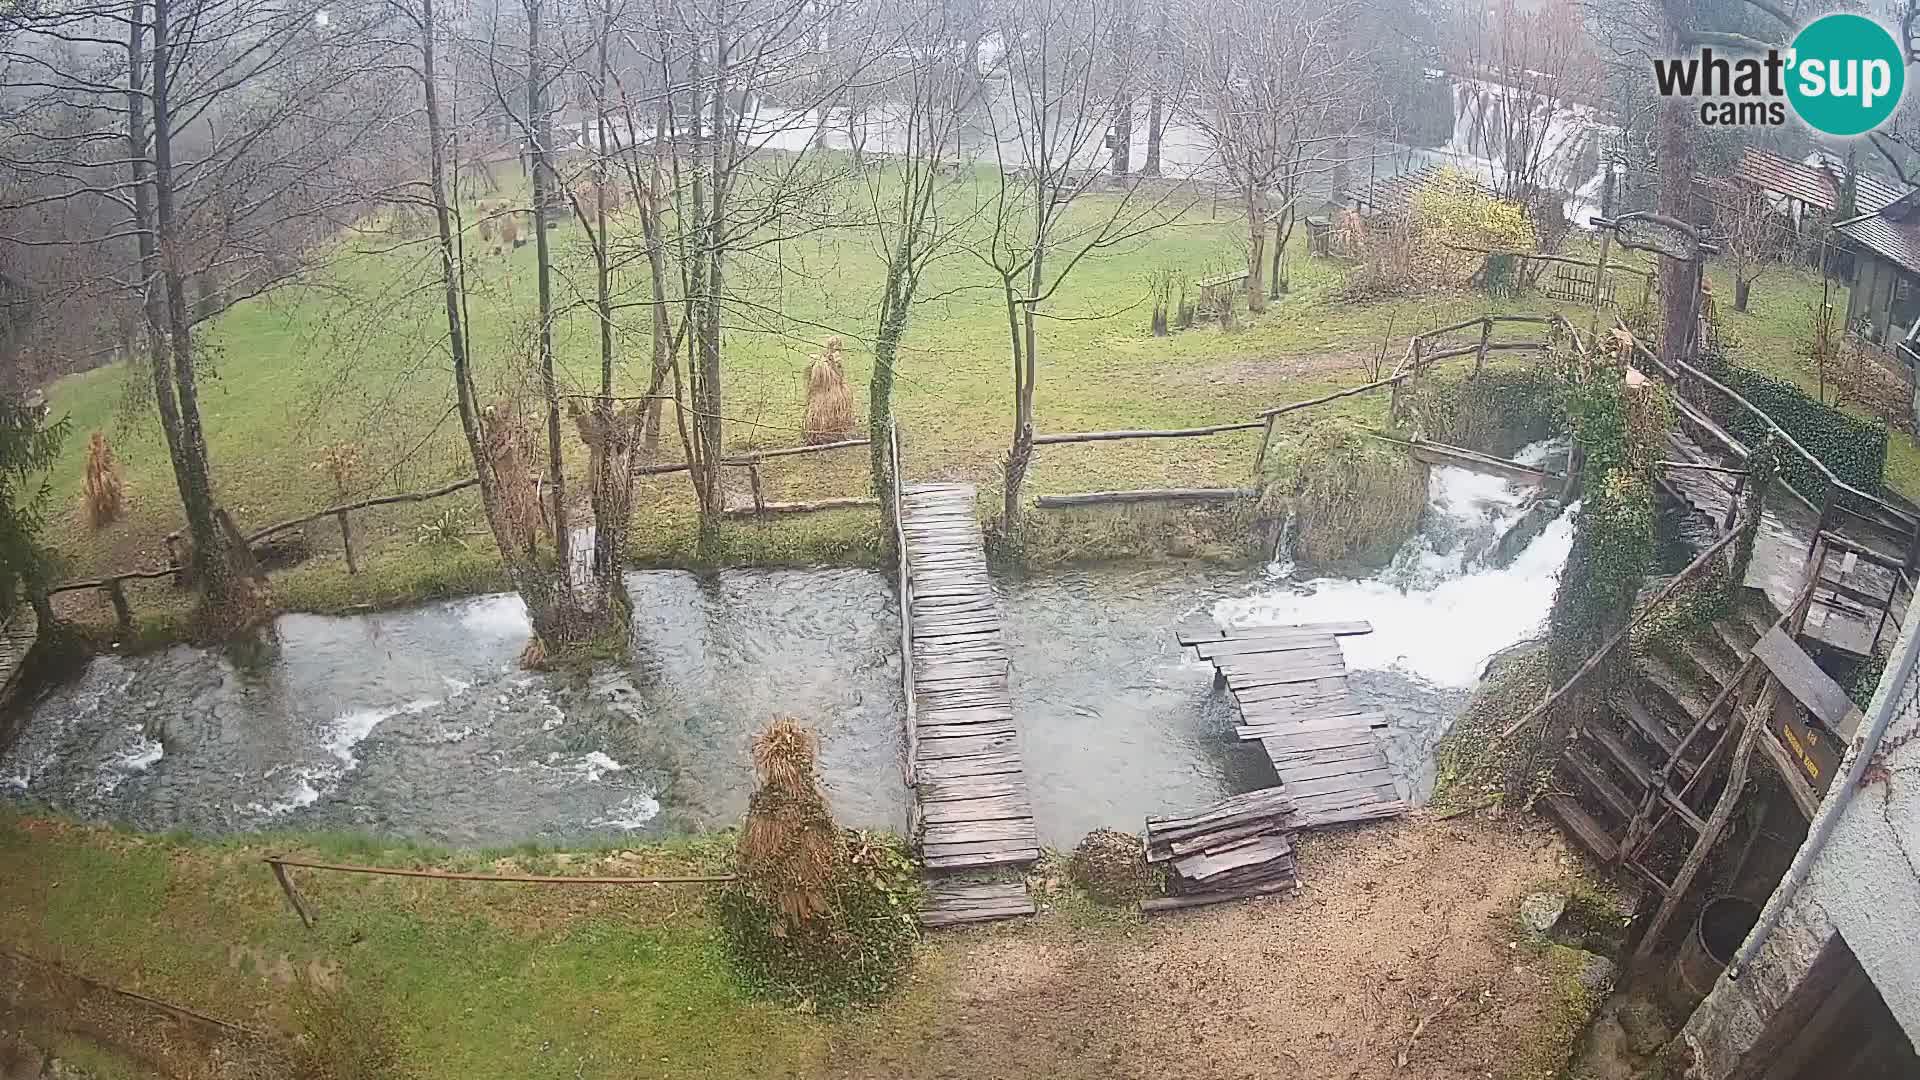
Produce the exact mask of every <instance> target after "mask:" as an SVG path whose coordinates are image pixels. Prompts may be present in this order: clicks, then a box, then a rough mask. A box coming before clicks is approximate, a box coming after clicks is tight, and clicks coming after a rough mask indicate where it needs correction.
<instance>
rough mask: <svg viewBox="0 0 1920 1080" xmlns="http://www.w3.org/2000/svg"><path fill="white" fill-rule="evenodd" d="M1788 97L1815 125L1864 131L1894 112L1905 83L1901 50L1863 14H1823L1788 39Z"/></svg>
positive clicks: (1820, 128)
mask: <svg viewBox="0 0 1920 1080" xmlns="http://www.w3.org/2000/svg"><path fill="white" fill-rule="evenodd" d="M1788 65H1789V70H1788V73H1787V100H1788V101H1790V102H1792V103H1793V111H1794V112H1797V113H1799V114H1800V119H1802V120H1805V121H1806V122H1807V125H1808V126H1809V127H1811V128H1813V129H1814V130H1815V131H1820V132H1825V133H1826V134H1828V135H1843V136H1844V135H1864V134H1866V133H1867V132H1869V131H1872V130H1873V129H1874V128H1877V127H1879V126H1880V125H1881V124H1884V123H1886V121H1887V118H1888V117H1891V116H1892V115H1893V110H1894V109H1895V108H1897V107H1899V105H1900V95H1901V93H1902V92H1903V91H1905V90H1906V88H1907V63H1906V56H1905V54H1904V53H1903V52H1902V50H1901V48H1900V43H1899V42H1897V41H1895V40H1894V39H1893V35H1892V34H1890V33H1888V32H1887V28H1886V27H1884V26H1881V25H1880V24H1879V23H1877V22H1875V21H1873V20H1872V19H1869V18H1867V17H1866V16H1864V15H1850V14H1839V15H1822V16H1821V17H1819V18H1817V19H1815V20H1813V21H1812V22H1810V23H1808V24H1807V25H1806V27H1805V28H1804V29H1802V30H1801V31H1800V33H1799V34H1798V35H1797V36H1795V37H1794V39H1793V53H1792V59H1790V60H1789V61H1788Z"/></svg>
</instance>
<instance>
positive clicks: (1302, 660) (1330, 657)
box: [1214, 645, 1347, 681]
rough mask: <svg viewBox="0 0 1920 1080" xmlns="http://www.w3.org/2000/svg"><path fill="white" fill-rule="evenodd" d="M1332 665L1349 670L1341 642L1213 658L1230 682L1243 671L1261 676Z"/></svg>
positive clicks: (1343, 670) (1342, 670)
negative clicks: (1269, 673)
mask: <svg viewBox="0 0 1920 1080" xmlns="http://www.w3.org/2000/svg"><path fill="white" fill-rule="evenodd" d="M1328 665H1332V666H1335V667H1337V668H1338V669H1339V670H1340V671H1341V672H1342V673H1344V672H1345V671H1346V670H1347V660H1346V657H1344V656H1342V655H1341V654H1340V646H1338V645H1322V646H1312V645H1308V646H1303V647H1300V648H1295V649H1281V650H1276V651H1272V652H1254V653H1241V654H1239V655H1237V656H1223V657H1220V658H1218V659H1217V660H1215V661H1214V666H1215V667H1216V668H1218V669H1219V670H1220V671H1222V672H1224V673H1225V674H1226V676H1227V678H1228V681H1232V678H1233V676H1235V675H1240V674H1252V675H1258V674H1260V673H1262V672H1269V671H1296V670H1299V669H1302V668H1317V667H1325V666H1328Z"/></svg>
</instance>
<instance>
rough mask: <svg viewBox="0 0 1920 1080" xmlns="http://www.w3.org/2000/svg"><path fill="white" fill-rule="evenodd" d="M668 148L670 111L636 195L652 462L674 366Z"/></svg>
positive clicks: (646, 441) (644, 444) (661, 117)
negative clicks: (647, 299)
mask: <svg viewBox="0 0 1920 1080" xmlns="http://www.w3.org/2000/svg"><path fill="white" fill-rule="evenodd" d="M666 144H667V110H666V109H665V108H664V107H663V108H662V109H661V110H660V111H659V113H658V114H657V115H656V116H655V118H654V129H653V145H654V148H655V149H654V163H653V169H652V171H651V173H650V175H649V176H648V180H647V184H646V186H645V188H644V189H642V190H640V191H637V192H636V193H635V195H636V198H635V202H636V203H638V204H639V211H640V232H641V235H642V238H643V239H644V240H645V242H646V245H647V274H648V278H649V281H650V283H651V284H652V286H653V372H652V374H650V375H649V376H648V377H647V402H646V405H645V413H644V415H645V418H646V419H645V421H644V423H643V428H644V430H643V432H642V435H641V448H642V452H643V453H644V454H645V455H646V456H647V458H648V459H649V460H651V459H652V458H654V457H655V456H656V455H658V454H659V452H660V409H661V405H662V402H661V400H660V391H661V389H662V388H663V387H665V386H666V381H667V372H668V371H669V370H670V369H671V368H672V366H673V357H672V355H671V353H672V350H673V332H672V328H671V323H670V320H668V318H667V257H666V251H665V244H666V239H665V237H664V236H663V235H662V230H661V226H660V202H659V187H660V183H661V179H660V174H661V169H660V162H659V153H660V151H659V147H662V146H665V145H666Z"/></svg>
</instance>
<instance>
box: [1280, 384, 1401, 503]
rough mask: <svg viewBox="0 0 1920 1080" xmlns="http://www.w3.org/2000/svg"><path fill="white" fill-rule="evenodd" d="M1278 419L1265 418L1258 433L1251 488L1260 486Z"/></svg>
mask: <svg viewBox="0 0 1920 1080" xmlns="http://www.w3.org/2000/svg"><path fill="white" fill-rule="evenodd" d="M1396 388H1397V384H1396ZM1278 419H1280V418H1279V417H1278V416H1269V417H1267V426H1266V428H1265V430H1263V431H1262V432H1261V433H1260V452H1259V453H1257V454H1255V455H1253V486H1254V487H1255V488H1258V487H1259V486H1260V470H1261V469H1263V468H1265V467H1266V464H1267V447H1268V445H1269V444H1271V443H1272V442H1273V422H1274V421H1275V420H1278Z"/></svg>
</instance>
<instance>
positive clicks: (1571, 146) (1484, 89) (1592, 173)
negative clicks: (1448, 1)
mask: <svg viewBox="0 0 1920 1080" xmlns="http://www.w3.org/2000/svg"><path fill="white" fill-rule="evenodd" d="M1514 96H1515V95H1511V94H1503V93H1502V91H1501V88H1500V86H1499V85H1498V84H1496V83H1492V82H1488V81H1485V80H1482V79H1474V78H1457V79H1455V81H1454V85H1453V134H1452V135H1451V136H1450V137H1449V138H1448V139H1447V141H1446V142H1445V143H1444V144H1442V145H1441V146H1440V147H1438V148H1436V149H1434V150H1431V151H1424V152H1420V153H1417V154H1415V155H1413V156H1414V158H1415V159H1416V162H1417V163H1415V164H1413V166H1412V167H1414V168H1421V167H1425V166H1427V165H1432V164H1450V165H1453V166H1455V167H1456V168H1460V169H1464V170H1466V171H1467V172H1469V173H1472V174H1473V175H1475V176H1477V177H1479V178H1480V179H1481V180H1482V181H1483V182H1485V183H1487V184H1489V185H1493V186H1497V185H1498V183H1499V181H1500V179H1501V177H1502V176H1503V175H1504V174H1505V171H1506V170H1505V168H1504V167H1503V163H1504V162H1505V161H1506V159H1507V156H1508V151H1509V149H1510V148H1509V147H1508V146H1507V145H1506V131H1507V129H1508V126H1509V125H1508V119H1509V118H1508V115H1507V111H1506V110H1507V108H1508V106H1509V98H1512V97H1514ZM1530 122H1531V126H1532V127H1533V128H1534V129H1535V130H1538V131H1540V132H1541V134H1540V136H1539V143H1540V147H1541V151H1540V152H1541V159H1542V172H1543V174H1544V175H1543V176H1542V177H1541V179H1542V181H1543V182H1544V183H1545V184H1546V185H1547V186H1549V187H1551V188H1553V189H1554V190H1556V191H1560V192H1564V193H1566V194H1567V200H1566V213H1567V220H1569V221H1571V222H1573V223H1574V224H1576V225H1585V224H1587V223H1588V222H1590V221H1591V220H1592V219H1593V217H1594V216H1595V215H1596V214H1598V213H1599V212H1600V199H1601V194H1602V192H1603V191H1604V190H1605V188H1606V170H1607V166H1606V165H1605V164H1604V163H1603V162H1602V160H1601V154H1600V148H1601V144H1602V143H1603V142H1605V141H1606V139H1607V138H1608V137H1609V136H1610V135H1614V134H1617V129H1616V128H1614V127H1613V126H1612V125H1610V124H1607V123H1605V122H1604V121H1603V120H1602V119H1601V118H1600V114H1599V113H1598V112H1597V111H1596V110H1594V109H1593V108H1592V107H1590V106H1586V105H1580V104H1572V103H1568V104H1564V105H1562V106H1561V107H1560V108H1559V109H1556V110H1554V111H1553V112H1552V114H1551V115H1536V116H1534V117H1532V118H1531V121H1530Z"/></svg>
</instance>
